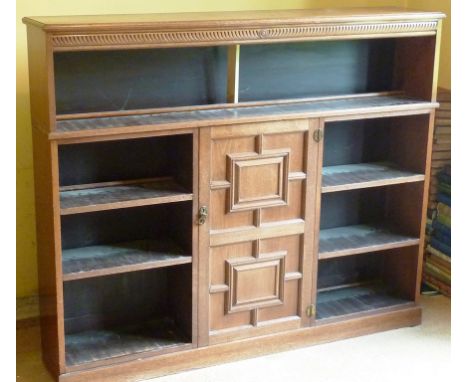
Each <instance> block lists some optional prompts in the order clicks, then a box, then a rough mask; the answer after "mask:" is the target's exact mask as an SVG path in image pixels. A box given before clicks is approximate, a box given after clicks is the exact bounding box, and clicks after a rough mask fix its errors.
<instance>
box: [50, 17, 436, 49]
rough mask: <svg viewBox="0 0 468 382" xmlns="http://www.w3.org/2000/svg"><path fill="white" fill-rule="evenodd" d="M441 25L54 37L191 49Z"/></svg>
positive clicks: (67, 43)
mask: <svg viewBox="0 0 468 382" xmlns="http://www.w3.org/2000/svg"><path fill="white" fill-rule="evenodd" d="M436 29H437V21H421V22H394V23H373V24H323V25H312V26H291V27H272V28H261V29H260V28H259V29H232V30H228V29H223V30H198V31H197V30H196V31H189V32H183V31H172V32H137V33H135V32H128V33H99V34H97V33H96V34H67V35H54V36H53V37H52V41H53V45H54V47H55V48H58V49H60V48H73V47H76V48H79V47H104V46H110V47H112V46H121V45H125V46H132V45H136V46H141V45H169V44H171V45H190V44H203V43H213V42H241V41H259V40H260V41H261V40H274V39H294V38H308V37H310V38H313V37H320V36H326V35H330V36H346V35H360V34H385V33H416V32H435V30H436Z"/></svg>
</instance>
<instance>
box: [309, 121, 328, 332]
mask: <svg viewBox="0 0 468 382" xmlns="http://www.w3.org/2000/svg"><path fill="white" fill-rule="evenodd" d="M310 127H311V129H310V132H309V139H310V140H311V142H314V138H313V137H314V135H315V131H318V132H319V133H317V136H318V137H320V136H321V137H322V138H321V139H320V141H319V142H318V147H317V153H316V157H315V158H316V162H315V171H316V176H315V184H308V186H309V187H310V188H311V189H313V188H314V193H315V197H314V199H311V200H313V201H314V205H313V207H312V213H311V214H309V216H310V220H311V222H310V226H311V227H310V228H308V229H307V228H306V229H307V231H306V232H310V235H311V236H312V240H311V248H310V251H311V264H310V267H309V269H310V270H311V272H312V277H311V282H312V285H311V287H310V288H309V289H310V291H311V296H310V297H311V303H312V304H313V305H314V306H315V311H317V308H316V307H317V282H318V267H319V260H318V254H319V241H320V213H321V204H322V166H323V145H324V136H325V131H324V129H325V120H324V119H323V118H319V119H316V120H311V126H310ZM309 145H310V144H309ZM309 163H310V161H309ZM310 165H311V166H314V163H313V162H312V163H310ZM310 180H311V177H309V181H310ZM306 224H307V222H306ZM314 322H315V315H314V317H312V320H311V322H310V324H311V325H313V324H314Z"/></svg>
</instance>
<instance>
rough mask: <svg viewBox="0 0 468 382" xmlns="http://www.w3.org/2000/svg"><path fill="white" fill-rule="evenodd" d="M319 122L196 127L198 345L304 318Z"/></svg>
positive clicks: (259, 332) (295, 323) (309, 274)
mask: <svg viewBox="0 0 468 382" xmlns="http://www.w3.org/2000/svg"><path fill="white" fill-rule="evenodd" d="M317 128H318V122H317V120H306V119H302V120H288V121H274V122H260V123H250V124H239V125H230V126H220V127H212V128H202V129H201V131H200V179H199V181H200V183H199V184H200V190H199V198H200V206H202V207H201V209H200V216H199V219H200V221H199V223H200V235H201V236H200V278H199V280H200V289H199V290H200V295H199V297H200V299H199V331H200V335H199V345H200V346H203V345H207V344H214V343H220V342H226V341H232V340H236V339H240V338H246V337H251V336H257V335H264V334H268V333H273V332H278V331H284V330H291V329H296V328H299V327H301V326H306V325H309V324H310V320H311V318H310V317H309V316H310V311H311V310H310V309H308V308H309V307H310V305H311V304H312V303H313V301H312V285H313V284H312V277H313V276H312V275H313V271H312V267H313V265H312V264H313V263H314V247H315V244H316V243H315V238H314V230H315V228H314V224H315V219H314V216H313V215H314V213H313V210H314V206H315V199H316V188H317V185H316V179H317V165H318V163H317V162H318V161H317V158H318V151H319V149H318V148H319V144H318V143H317V142H315V140H314V139H313V138H312V137H313V133H314V131H315V130H316V129H317ZM315 136H320V134H318V135H317V133H316V134H315ZM205 215H206V218H205ZM307 313H309V314H307Z"/></svg>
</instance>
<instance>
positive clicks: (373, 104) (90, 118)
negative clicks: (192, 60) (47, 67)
mask: <svg viewBox="0 0 468 382" xmlns="http://www.w3.org/2000/svg"><path fill="white" fill-rule="evenodd" d="M436 106H437V104H436V103H432V102H429V101H424V100H420V99H415V98H411V97H407V96H405V95H402V94H401V93H396V92H393V93H388V92H387V93H366V94H359V95H351V96H337V97H323V98H313V99H307V100H287V101H274V102H263V103H262V104H259V103H258V102H257V103H255V102H253V103H250V104H249V103H248V102H246V103H243V104H239V105H237V106H232V105H229V104H225V105H219V106H209V107H199V108H197V109H195V110H193V108H192V110H187V108H179V110H177V109H176V108H173V109H172V110H171V109H170V108H168V109H163V110H160V111H158V110H154V111H144V110H143V111H134V112H128V111H127V112H122V113H118V112H115V113H112V112H108V113H89V114H83V115H80V114H74V115H62V116H58V118H57V119H58V120H57V123H56V128H55V131H54V132H52V133H50V138H51V139H69V138H79V137H87V136H90V134H94V135H96V134H98V135H99V134H103V135H106V134H118V133H121V132H122V131H123V130H122V129H123V128H128V129H129V130H125V132H144V131H151V130H154V128H155V127H158V128H161V129H162V128H175V127H176V128H191V127H199V126H206V125H209V126H214V125H222V124H229V123H239V122H251V121H256V120H259V119H261V120H263V121H266V120H278V118H279V117H322V118H323V117H329V116H338V115H354V114H360V113H361V112H362V111H366V112H367V113H370V112H403V113H404V112H406V111H418V110H420V111H421V112H424V111H425V110H429V109H433V108H434V107H436Z"/></svg>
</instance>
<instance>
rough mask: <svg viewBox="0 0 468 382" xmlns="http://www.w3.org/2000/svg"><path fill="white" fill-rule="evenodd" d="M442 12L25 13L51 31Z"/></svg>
mask: <svg viewBox="0 0 468 382" xmlns="http://www.w3.org/2000/svg"><path fill="white" fill-rule="evenodd" d="M444 17H445V15H444V14H443V13H441V12H426V11H418V10H410V9H405V8H396V7H386V8H375V7H371V8H337V9H295V10H268V11H235V12H189V13H157V14H131V15H89V16H38V17H25V18H23V22H24V23H25V24H30V25H34V26H36V27H39V28H41V29H43V30H45V31H47V32H51V33H54V32H58V33H60V32H64V33H66V32H89V31H94V32H99V31H103V32H104V31H105V32H113V31H122V30H174V29H177V30H181V29H182V30H193V29H196V28H222V27H226V28H235V27H239V28H242V27H257V26H259V27H268V26H275V25H282V26H287V25H301V24H309V25H310V24H322V23H337V24H339V23H362V24H366V23H374V22H396V21H424V20H438V19H442V18H444Z"/></svg>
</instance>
